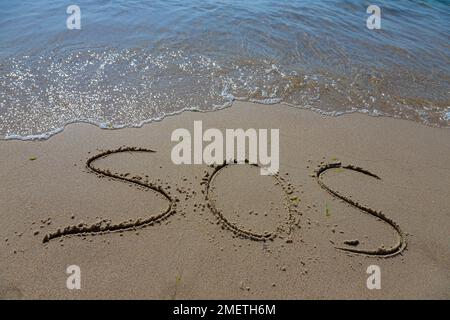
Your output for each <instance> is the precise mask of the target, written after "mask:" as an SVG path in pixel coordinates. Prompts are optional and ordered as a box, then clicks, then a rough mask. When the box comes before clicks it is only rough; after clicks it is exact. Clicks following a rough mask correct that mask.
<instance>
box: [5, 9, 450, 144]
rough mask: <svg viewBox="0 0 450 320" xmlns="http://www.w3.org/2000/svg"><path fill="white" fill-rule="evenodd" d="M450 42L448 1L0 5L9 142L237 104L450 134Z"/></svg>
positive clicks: (115, 125)
mask: <svg viewBox="0 0 450 320" xmlns="http://www.w3.org/2000/svg"><path fill="white" fill-rule="evenodd" d="M72 4H76V5H78V6H79V7H80V9H81V30H68V29H67V27H66V19H67V17H68V16H69V15H68V14H67V13H66V9H67V7H68V6H69V5H72ZM370 4H377V5H379V6H380V7H381V10H382V11H381V14H382V16H381V19H382V20H381V30H369V29H368V28H367V27H366V19H367V18H368V17H369V14H367V13H366V9H367V7H368V6H369V5H370ZM449 40H450V1H437V0H434V1H413V0H404V1H402V0H399V1H377V2H374V3H372V2H371V1H356V0H342V1H337V0H336V1H331V0H316V1H299V0H297V1H295V0H290V1H274V0H248V1H237V0H222V1H212V0H207V1H193V0H183V1H179V0H169V1H168V0H152V1H143V0H134V1H126V0H117V1H92V0H89V1H87V0H86V1H76V2H74V1H50V0H34V1H7V0H0V137H22V138H23V137H47V136H48V134H49V133H54V132H58V131H59V130H61V128H63V127H64V125H65V124H67V123H72V122H77V121H84V122H90V123H95V124H98V125H101V126H102V127H105V128H112V127H123V126H139V125H142V123H144V122H148V121H153V120H156V119H161V118H163V117H164V116H166V115H168V114H173V113H177V112H181V111H182V110H186V109H198V110H214V109H219V108H223V107H226V106H230V105H232V103H233V101H235V100H247V101H255V102H261V103H276V102H284V103H288V104H291V105H293V106H297V107H301V108H309V109H312V110H315V111H317V112H321V113H324V114H328V115H339V114H342V113H348V112H363V113H367V114H369V115H376V116H377V115H385V116H393V117H399V118H404V119H411V120H414V121H419V122H422V123H425V124H429V125H434V126H441V127H448V126H449V118H448V114H449V112H450V41H449Z"/></svg>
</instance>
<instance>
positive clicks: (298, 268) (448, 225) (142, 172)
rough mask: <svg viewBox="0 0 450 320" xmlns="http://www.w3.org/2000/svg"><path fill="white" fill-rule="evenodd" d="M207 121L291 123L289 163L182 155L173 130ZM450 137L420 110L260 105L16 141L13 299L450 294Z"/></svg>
mask: <svg viewBox="0 0 450 320" xmlns="http://www.w3.org/2000/svg"><path fill="white" fill-rule="evenodd" d="M194 120H202V121H203V127H204V128H218V129H221V130H224V129H225V128H244V129H247V128H268V129H270V128H278V129H280V172H279V175H277V176H261V175H260V173H259V169H258V168H257V167H254V166H250V165H246V164H243V165H228V166H225V167H215V168H212V167H209V166H207V165H181V166H176V165H174V164H173V163H172V162H171V160H170V152H171V149H172V147H173V146H174V143H173V142H171V141H170V136H171V133H172V131H173V130H175V129H177V128H188V129H191V128H192V126H193V121H194ZM449 143H450V131H449V130H448V129H439V128H431V127H427V126H424V125H421V124H417V123H414V122H410V121H405V120H396V119H391V118H383V117H377V118H375V117H369V116H365V115H361V114H351V115H346V116H341V117H334V118H333V117H326V116H322V115H319V114H317V113H314V112H311V111H308V110H300V109H295V108H291V107H288V106H283V105H276V106H275V105H272V106H264V105H257V104H250V103H236V104H235V105H234V106H233V107H231V108H228V109H225V110H221V111H217V112H211V113H199V112H184V113H183V114H181V115H176V116H172V117H169V118H166V119H164V120H163V121H161V122H156V123H152V124H147V125H145V126H144V127H142V128H138V129H121V130H104V129H103V130H102V129H99V128H97V127H95V126H91V125H87V124H73V125H69V126H67V128H66V129H65V130H64V131H63V132H62V133H60V134H57V135H56V136H53V137H52V138H50V139H49V140H47V141H29V142H24V141H1V142H0V153H1V157H0V162H1V166H0V179H1V183H0V217H1V221H2V223H1V226H0V236H1V238H0V298H1V299H5V298H26V299H46V298H50V299H81V298H84V299H109V298H112V299H116V298H124V299H133V298H138V299H260V298H261V299H337V298H343V299H413V298H419V299H431V298H437V299H449V298H450V255H449V238H450V237H449V235H450V234H449V233H450V232H449V230H450V188H449V184H450V148H449V147H448V146H449ZM119 148H123V149H121V150H118V149H119ZM131 148H140V149H139V150H136V149H131ZM108 150H116V151H118V152H113V153H111V154H107V155H105V156H104V157H99V156H98V155H99V154H101V153H103V152H106V151H108ZM153 151H155V152H153ZM86 164H88V166H86ZM327 164H333V166H332V167H333V168H327V167H326V165H327ZM349 166H353V167H349ZM355 167H359V168H361V169H357V170H353V169H354V168H355ZM319 168H322V169H319ZM325 169H327V170H325ZM368 172H370V173H371V174H373V175H374V176H370V175H368V174H367V173H368ZM375 176H377V177H379V179H378V178H376V177H375ZM319 182H320V183H319ZM327 188H328V190H327ZM333 193H334V194H333ZM350 203H353V205H351V204H350ZM378 214H380V215H381V216H376V215H378ZM58 229H60V231H58ZM87 231H89V232H90V233H91V234H85V232H87ZM339 248H341V249H349V250H352V251H356V252H350V251H343V250H341V249H339ZM70 265H77V266H79V267H80V270H81V289H80V290H69V289H67V287H66V279H67V277H68V275H67V274H66V268H67V267H68V266H70ZM371 265H376V266H379V267H380V270H381V289H379V290H377V289H375V290H369V289H368V288H367V286H366V281H367V278H368V277H369V276H370V275H369V274H367V273H366V270H367V268H368V267H369V266H371Z"/></svg>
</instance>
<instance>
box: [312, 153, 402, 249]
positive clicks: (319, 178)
mask: <svg viewBox="0 0 450 320" xmlns="http://www.w3.org/2000/svg"><path fill="white" fill-rule="evenodd" d="M337 168H340V169H346V170H351V171H355V172H359V173H362V174H365V175H367V176H370V177H372V178H375V179H377V180H381V178H380V177H378V176H377V175H375V174H373V173H371V172H370V171H368V170H365V169H363V168H360V167H355V166H353V165H346V166H344V165H342V164H341V163H340V162H336V163H328V164H325V165H323V166H321V167H319V168H318V169H317V170H316V178H317V182H318V183H319V185H320V186H321V187H322V188H323V189H324V190H326V191H328V192H329V193H330V194H331V195H333V196H335V197H337V198H339V199H341V200H343V201H345V202H347V203H348V204H350V205H352V206H353V207H355V208H358V209H359V210H361V211H363V212H365V213H367V214H369V215H372V216H374V217H377V218H379V219H381V220H382V221H383V222H384V223H387V224H388V225H389V226H391V227H392V228H393V229H394V230H395V231H396V232H397V234H398V241H397V243H396V244H395V245H394V246H393V247H390V248H378V249H376V250H364V249H356V248H345V247H336V249H339V250H343V251H348V252H352V253H357V254H365V255H368V256H377V257H383V258H388V257H393V256H395V255H398V254H399V253H401V252H402V251H403V250H404V249H405V248H406V245H407V243H406V236H405V234H404V233H403V231H402V230H401V229H400V226H399V225H398V224H397V223H396V222H395V221H393V220H392V219H390V218H388V217H386V216H385V215H384V214H383V213H382V212H381V211H376V210H374V209H372V208H369V207H366V206H363V205H362V204H360V203H358V202H356V201H354V200H352V199H350V198H348V197H346V196H344V195H342V194H340V193H339V192H338V191H336V190H334V189H332V188H330V187H328V186H327V185H326V184H325V183H324V182H323V180H322V177H323V175H324V173H325V172H327V171H328V170H331V169H337Z"/></svg>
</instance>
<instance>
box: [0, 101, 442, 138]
mask: <svg viewBox="0 0 450 320" xmlns="http://www.w3.org/2000/svg"><path fill="white" fill-rule="evenodd" d="M236 103H238V104H241V103H244V104H247V103H248V104H254V105H264V106H274V107H275V108H276V107H279V106H283V107H288V108H293V109H297V110H306V111H311V112H314V113H317V114H319V115H321V116H325V117H331V118H336V117H345V116H348V115H353V114H358V115H364V116H368V117H373V118H388V119H394V120H401V121H408V122H413V123H416V124H420V125H422V126H425V127H430V128H438V129H450V125H448V126H445V127H441V126H438V125H437V124H430V123H424V122H419V121H416V120H412V119H405V118H400V117H395V116H391V115H385V114H380V115H373V114H370V113H368V112H363V111H361V110H355V111H346V112H340V113H338V114H336V113H335V112H325V111H322V110H319V109H313V108H310V107H302V106H298V105H294V104H291V103H288V102H284V101H281V102H279V103H261V102H258V101H247V100H241V99H235V100H233V101H230V102H226V103H224V104H223V105H222V106H220V107H217V109H211V110H197V109H195V108H186V109H182V110H179V111H176V112H173V113H169V114H165V115H164V116H162V117H159V118H155V119H146V120H142V121H141V122H140V123H139V124H121V125H117V126H111V127H108V124H106V123H101V122H95V121H90V120H74V121H71V122H68V123H66V124H65V125H64V126H62V127H59V128H56V129H53V130H50V131H48V132H45V133H39V134H33V135H27V136H20V135H17V134H12V135H7V136H5V137H3V138H0V142H1V141H46V140H48V139H50V138H52V137H53V136H56V135H57V134H60V133H62V132H64V130H66V128H67V127H69V126H72V125H79V124H88V125H92V126H95V127H97V128H99V129H103V130H120V129H140V128H142V127H144V126H146V125H149V124H152V123H156V122H161V121H164V120H165V119H167V118H170V117H174V116H179V115H181V114H183V113H184V112H199V113H211V112H218V111H221V110H225V109H228V108H232V107H233V105H234V104H236ZM447 114H449V112H447ZM448 121H450V116H449V118H448V119H447V122H448Z"/></svg>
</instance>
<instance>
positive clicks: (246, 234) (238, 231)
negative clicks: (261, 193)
mask: <svg viewBox="0 0 450 320" xmlns="http://www.w3.org/2000/svg"><path fill="white" fill-rule="evenodd" d="M245 163H246V164H248V165H250V166H254V167H258V168H259V167H260V166H259V165H257V164H250V163H249V161H248V160H247V159H246V160H245ZM235 164H237V161H234V162H233V163H226V162H224V163H223V164H221V165H218V166H213V168H214V171H213V172H212V174H209V173H208V174H207V175H206V177H205V178H204V180H205V182H206V197H205V200H206V201H207V206H208V207H209V209H210V210H211V211H212V212H213V213H214V214H215V215H216V216H217V218H218V219H219V221H220V222H221V223H222V225H223V226H224V227H225V228H226V229H228V230H230V231H232V232H233V233H234V234H235V235H237V236H240V237H242V238H245V239H250V240H255V241H267V240H273V239H274V238H275V237H276V236H277V233H276V231H275V232H266V233H263V234H261V233H256V232H252V231H250V230H246V229H243V228H241V227H238V226H236V225H235V224H234V223H232V222H230V221H228V219H227V218H226V217H225V216H224V215H223V213H222V212H221V211H220V210H218V209H217V208H216V206H215V203H214V200H213V199H212V198H211V184H212V182H213V180H214V179H215V177H217V175H218V174H219V173H220V172H221V171H222V170H224V169H226V168H228V167H230V166H232V165H235ZM272 177H273V178H274V179H275V180H276V181H277V182H278V183H279V184H280V186H281V187H282V189H283V192H285V190H284V187H283V185H284V182H283V181H282V179H281V178H280V177H279V176H278V174H275V175H273V176H272ZM286 197H287V194H286ZM288 209H289V220H292V210H291V207H290V206H288Z"/></svg>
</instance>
